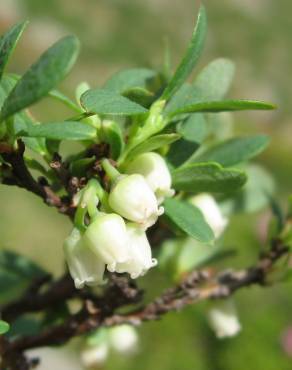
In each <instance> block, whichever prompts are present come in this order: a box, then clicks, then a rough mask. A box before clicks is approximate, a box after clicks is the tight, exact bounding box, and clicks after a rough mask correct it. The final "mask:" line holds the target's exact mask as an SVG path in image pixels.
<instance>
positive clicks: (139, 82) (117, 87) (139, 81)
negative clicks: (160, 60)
mask: <svg viewBox="0 0 292 370" xmlns="http://www.w3.org/2000/svg"><path fill="white" fill-rule="evenodd" d="M156 75H157V72H155V71H153V70H152V69H147V68H132V69H126V70H123V71H119V72H117V73H116V74H114V75H113V76H112V77H111V78H110V79H109V80H108V81H107V82H106V83H105V85H104V88H105V89H107V90H112V91H114V92H116V93H118V94H123V93H124V92H125V91H127V90H129V89H132V88H137V87H140V88H144V89H146V88H148V87H149V84H151V82H152V80H153V78H155V77H156Z"/></svg>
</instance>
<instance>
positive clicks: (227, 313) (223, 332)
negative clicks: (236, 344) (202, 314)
mask: <svg viewBox="0 0 292 370" xmlns="http://www.w3.org/2000/svg"><path fill="white" fill-rule="evenodd" d="M208 319H209V324H210V326H211V328H212V329H213V330H214V331H215V334H216V336H217V337H218V338H226V337H233V336H235V335H236V334H238V333H239V332H240V330H241V325H240V322H239V320H238V316H237V312H236V309H235V306H234V304H233V302H232V301H230V300H229V301H223V302H220V303H216V305H214V307H213V308H212V309H210V310H209V313H208Z"/></svg>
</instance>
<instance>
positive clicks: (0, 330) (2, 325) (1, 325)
mask: <svg viewBox="0 0 292 370" xmlns="http://www.w3.org/2000/svg"><path fill="white" fill-rule="evenodd" d="M9 327H10V326H9V324H8V322H6V321H3V320H0V335H2V334H5V333H7V332H8V330H9Z"/></svg>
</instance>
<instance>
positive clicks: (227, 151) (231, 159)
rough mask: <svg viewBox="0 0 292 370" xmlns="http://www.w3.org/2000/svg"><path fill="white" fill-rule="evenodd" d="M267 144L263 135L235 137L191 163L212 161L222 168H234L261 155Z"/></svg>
mask: <svg viewBox="0 0 292 370" xmlns="http://www.w3.org/2000/svg"><path fill="white" fill-rule="evenodd" d="M269 142H270V139H269V137H268V136H265V135H257V136H247V137H235V138H232V139H229V140H226V141H223V142H222V143H220V144H218V145H215V146H213V147H211V148H210V149H208V150H207V151H205V152H204V153H202V154H201V155H199V156H198V157H197V158H194V160H193V161H192V162H209V161H210V162H212V161H214V162H217V163H220V164H221V165H222V166H224V167H230V166H234V165H236V164H238V163H241V162H244V161H247V160H248V159H251V158H253V157H255V156H256V155H258V154H259V153H261V152H262V151H263V150H264V149H265V148H266V147H267V145H268V144H269Z"/></svg>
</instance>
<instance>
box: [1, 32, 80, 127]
mask: <svg viewBox="0 0 292 370" xmlns="http://www.w3.org/2000/svg"><path fill="white" fill-rule="evenodd" d="M78 52H79V41H78V39H77V38H76V37H74V36H67V37H64V38H63V39H61V40H59V41H58V42H57V43H55V44H54V45H53V46H51V47H50V48H49V49H48V50H47V51H46V52H45V53H43V54H42V55H41V57H40V58H39V59H38V60H37V62H35V63H34V64H33V65H32V66H31V67H30V69H29V70H28V71H27V72H25V74H24V75H23V76H22V77H21V78H20V79H19V81H18V82H17V83H16V85H15V87H14V88H13V90H12V91H11V93H10V94H9V96H8V97H7V99H6V101H5V102H4V105H3V107H2V110H1V120H4V119H6V118H7V117H9V116H11V115H12V114H14V113H16V112H18V111H20V110H22V109H24V108H26V107H28V106H30V105H31V104H33V103H35V102H37V101H38V100H40V99H41V98H42V97H44V96H45V95H47V94H48V93H49V91H50V90H52V89H53V88H54V87H55V86H56V85H57V84H58V83H59V82H60V81H62V80H63V79H64V77H65V76H66V75H67V74H68V72H69V71H70V69H71V68H72V67H73V64H74V63H75V60H76V58H77V55H78Z"/></svg>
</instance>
